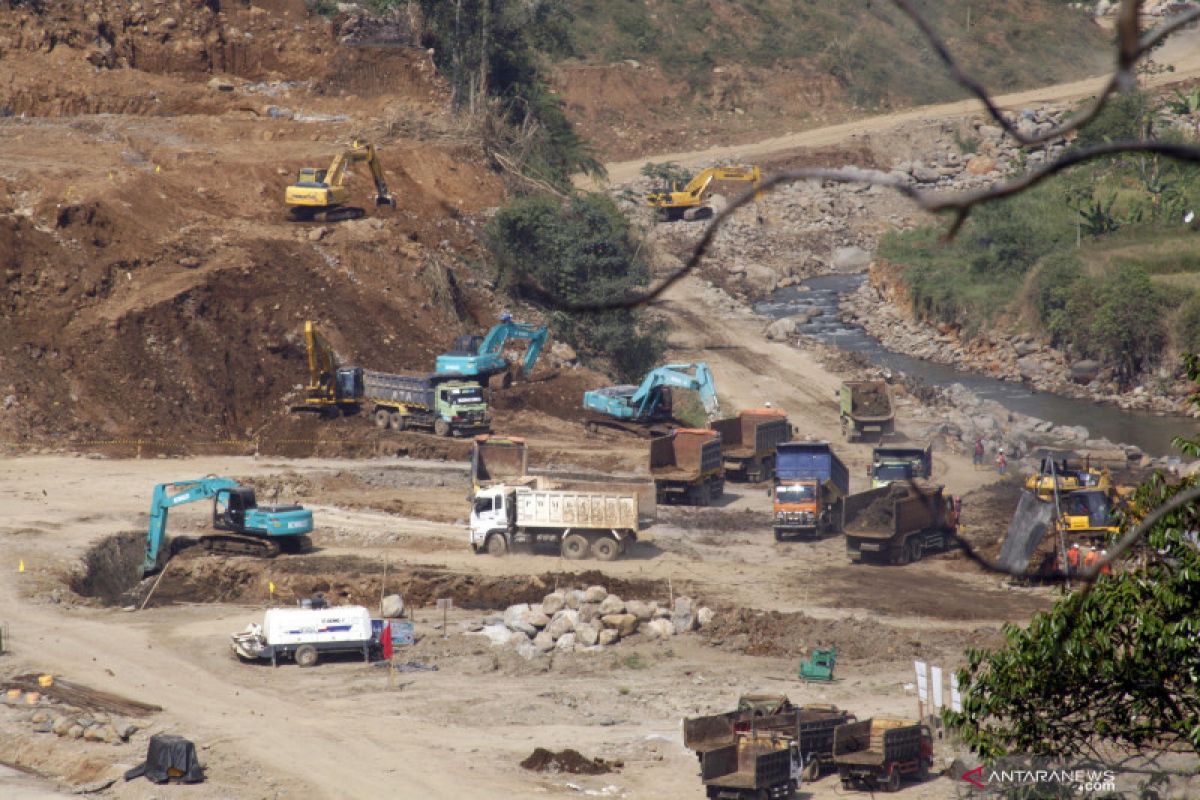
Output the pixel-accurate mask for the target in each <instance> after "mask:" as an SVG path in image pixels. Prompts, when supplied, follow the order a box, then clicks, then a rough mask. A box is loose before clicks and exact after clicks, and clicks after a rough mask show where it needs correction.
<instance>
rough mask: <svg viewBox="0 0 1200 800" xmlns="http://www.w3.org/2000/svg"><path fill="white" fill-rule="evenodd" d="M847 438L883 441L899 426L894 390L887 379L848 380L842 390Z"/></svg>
mask: <svg viewBox="0 0 1200 800" xmlns="http://www.w3.org/2000/svg"><path fill="white" fill-rule="evenodd" d="M838 399H839V402H840V403H841V418H842V434H843V435H844V436H845V437H846V441H849V442H853V441H856V440H858V439H865V438H866V439H875V440H877V441H878V440H882V439H883V437H884V436H886V435H888V434H889V433H892V432H893V431H894V430H895V428H896V412H895V411H894V410H893V408H892V392H891V390H890V389H889V388H888V385H887V382H886V381H846V382H845V383H843V384H842V388H841V390H840V391H839V392H838Z"/></svg>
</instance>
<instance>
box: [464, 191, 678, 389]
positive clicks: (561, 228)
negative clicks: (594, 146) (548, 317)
mask: <svg viewBox="0 0 1200 800" xmlns="http://www.w3.org/2000/svg"><path fill="white" fill-rule="evenodd" d="M487 235H488V240H489V244H490V246H491V249H492V252H493V254H494V255H495V257H496V262H497V266H498V269H499V276H500V282H501V284H502V285H503V286H504V287H505V288H506V289H508V290H509V291H511V292H512V293H513V294H515V295H517V296H520V297H524V298H526V299H531V300H535V301H539V302H542V303H545V304H546V305H548V306H550V307H552V308H554V307H557V310H556V311H555V313H554V315H553V320H552V321H553V325H554V328H555V331H556V333H557V335H558V336H559V337H560V338H561V339H563V340H564V341H566V342H567V343H568V344H570V345H571V346H572V347H574V348H575V349H576V350H577V351H578V352H579V353H580V354H581V355H582V356H583V357H584V358H590V359H602V360H605V361H607V362H608V363H609V364H610V365H611V366H612V368H613V371H614V372H616V374H617V375H618V376H620V377H621V378H622V379H626V380H637V379H640V378H641V377H642V375H643V374H644V373H645V372H646V371H647V370H649V369H651V368H652V367H654V366H655V365H656V364H657V362H658V361H659V360H660V359H661V358H662V355H663V352H664V351H665V349H666V329H665V326H664V325H663V324H662V323H661V322H656V321H654V320H651V319H649V318H648V317H647V315H646V313H645V312H644V311H642V310H641V309H637V308H634V309H612V310H601V311H572V310H570V309H564V308H563V306H572V305H588V304H603V303H606V302H612V301H614V300H617V299H620V298H623V297H626V296H628V295H629V294H630V293H631V291H633V290H635V289H637V288H638V287H640V286H643V285H645V284H646V283H647V282H648V281H649V278H650V271H649V268H648V267H647V265H646V263H645V259H644V258H643V256H642V255H641V254H642V252H643V249H642V246H641V242H640V239H639V237H638V236H637V235H636V233H635V232H634V231H633V229H632V228H631V226H630V224H629V220H627V219H626V218H625V216H624V215H623V214H621V212H620V210H619V209H618V208H617V206H616V204H615V203H614V202H613V201H612V200H611V199H610V198H608V197H607V196H605V195H603V194H595V193H592V194H580V195H576V196H574V197H572V198H571V199H570V200H568V201H566V202H562V201H559V200H558V199H557V198H555V197H551V196H549V195H535V196H530V197H522V198H518V199H516V200H514V201H513V202H512V203H510V204H509V205H507V206H505V207H504V208H502V209H500V211H499V212H497V214H496V216H495V217H494V218H493V219H492V221H491V223H489V225H488V229H487Z"/></svg>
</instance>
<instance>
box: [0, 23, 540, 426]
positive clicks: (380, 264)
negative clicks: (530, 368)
mask: <svg viewBox="0 0 1200 800" xmlns="http://www.w3.org/2000/svg"><path fill="white" fill-rule="evenodd" d="M358 21H359V22H361V20H358ZM355 23H356V20H355V18H353V17H347V16H346V15H341V16H340V17H338V19H337V20H336V21H330V20H327V19H324V18H322V17H319V16H314V15H311V14H310V13H309V12H308V10H307V8H306V6H305V5H304V3H303V2H302V0H254V2H253V3H249V2H219V1H218V0H176V1H175V2H157V3H145V4H136V3H132V4H131V3H117V2H98V3H87V4H83V3H76V2H70V1H69V0H63V1H61V2H44V3H35V4H27V3H11V2H9V3H0V85H2V86H3V87H5V88H4V91H3V92H0V97H3V98H4V103H5V104H6V105H5V107H4V108H3V109H2V111H3V117H0V143H2V144H0V318H2V320H3V325H2V328H3V336H2V337H0V440H8V441H26V442H35V443H46V444H50V445H53V444H55V443H57V442H59V441H65V440H72V439H73V440H76V441H80V440H84V439H89V438H92V439H105V438H113V437H127V436H142V437H158V438H171V437H178V438H180V439H192V440H194V439H197V438H207V439H221V438H244V437H247V436H250V435H253V434H256V433H260V432H261V431H263V430H264V429H275V430H279V431H287V432H289V433H292V434H296V433H302V432H304V431H308V430H312V429H313V428H312V426H314V425H315V424H316V423H315V422H313V421H311V420H308V421H305V422H296V421H294V420H289V419H288V416H287V414H286V411H285V410H284V409H285V408H286V405H287V402H288V400H289V399H294V398H295V396H296V389H297V388H298V387H299V385H301V384H303V383H304V382H305V381H306V377H307V375H306V365H305V356H304V343H303V326H304V321H305V320H306V319H313V320H316V321H317V322H318V323H319V324H320V326H321V328H322V329H323V331H324V332H325V333H326V334H327V336H328V337H329V338H330V340H331V341H332V342H333V344H334V346H335V347H336V348H337V350H338V352H339V354H340V355H341V356H342V357H343V358H344V359H345V360H346V361H347V362H353V363H360V364H363V365H366V366H369V367H371V368H375V369H382V370H394V371H413V372H427V371H430V370H431V369H432V365H433V360H434V356H435V354H436V353H438V352H441V351H443V350H444V349H445V348H446V346H447V345H448V344H449V343H450V341H451V340H452V339H453V337H454V336H455V335H458V334H460V333H463V332H464V331H466V330H474V329H476V328H482V327H485V326H486V325H488V324H491V322H492V321H494V318H495V315H496V313H497V312H498V311H499V308H498V307H496V306H495V303H496V301H495V299H494V298H493V297H492V295H491V293H490V291H488V290H487V288H486V280H485V276H483V275H476V273H475V271H474V270H475V269H477V267H475V266H473V265H475V264H478V263H479V260H480V258H481V256H482V253H481V250H480V246H479V244H478V240H477V231H478V230H479V228H480V226H481V224H482V220H481V219H480V214H481V212H483V211H484V210H485V209H486V208H489V207H494V206H496V205H498V204H499V203H500V202H502V200H503V198H504V186H503V184H502V183H501V181H500V180H499V179H498V177H497V176H496V175H495V174H494V173H493V172H492V171H490V170H489V169H488V168H487V167H486V166H485V158H484V157H483V153H482V150H481V148H480V146H479V144H478V142H476V141H475V140H473V139H471V138H470V137H468V136H465V135H463V134H461V133H460V132H459V127H458V125H457V123H456V122H455V121H454V120H452V119H451V118H449V117H448V116H446V112H445V111H444V109H445V108H446V106H447V103H446V102H445V101H446V91H445V87H444V85H443V84H442V83H441V82H440V79H439V78H438V77H437V76H436V74H435V71H434V68H433V65H432V63H431V61H430V58H429V55H428V54H427V53H426V52H425V51H423V50H420V49H418V48H415V47H413V46H411V45H410V44H408V43H406V42H405V41H404V40H403V37H402V36H401V37H393V38H392V39H390V40H388V41H387V43H386V44H382V45H381V44H380V43H379V38H378V36H372V35H370V34H371V33H372V32H366V35H363V36H362V38H363V39H364V40H369V41H370V42H371V44H363V45H356V44H355V43H354V42H355V39H356V38H357V35H358V34H362V33H363V32H362V31H354V30H353V25H354V24H355ZM348 26H349V27H351V30H350V32H347V27H348ZM354 136H364V137H366V138H367V139H369V140H370V141H372V142H374V143H375V144H376V145H377V146H378V147H379V150H380V153H381V158H382V161H383V165H384V168H385V174H386V178H387V181H388V183H389V186H390V188H391V191H392V193H393V195H394V196H395V197H396V198H397V205H396V207H395V208H394V209H388V208H381V209H378V210H376V209H375V208H374V206H373V204H372V203H371V196H372V194H373V187H372V185H371V181H370V178H369V175H368V171H367V170H366V169H365V167H362V166H361V165H360V166H358V167H355V168H353V170H352V176H351V178H350V179H349V185H350V187H351V192H352V202H354V203H355V204H357V205H362V206H364V207H365V208H367V216H366V218H364V219H361V220H355V221H351V222H342V223H334V224H324V225H323V224H320V223H296V222H292V221H290V220H289V219H288V218H287V214H286V209H285V207H284V204H283V191H284V188H285V186H286V185H287V184H288V182H289V181H290V180H291V179H294V176H295V174H296V171H297V169H298V168H300V167H301V166H319V167H324V166H326V165H328V163H329V161H330V159H331V158H332V157H333V155H334V154H335V153H336V152H338V150H339V149H340V148H342V147H344V146H345V145H346V143H347V142H348V141H349V140H350V139H351V138H352V137H354ZM559 388H561V387H559ZM559 393H561V392H559ZM556 402H557V400H556ZM536 405H537V400H536V397H535V398H532V400H531V406H533V407H536ZM364 425H365V423H364Z"/></svg>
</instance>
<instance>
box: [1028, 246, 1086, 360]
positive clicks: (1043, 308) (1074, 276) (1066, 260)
mask: <svg viewBox="0 0 1200 800" xmlns="http://www.w3.org/2000/svg"><path fill="white" fill-rule="evenodd" d="M1082 278H1083V264H1082V263H1081V262H1080V261H1079V257H1078V256H1076V255H1075V254H1074V253H1070V252H1067V253H1055V254H1054V255H1051V256H1048V257H1047V258H1046V259H1045V260H1043V261H1042V263H1041V265H1040V266H1039V267H1038V271H1037V274H1036V275H1035V276H1034V281H1033V302H1034V309H1035V311H1036V313H1037V316H1038V319H1039V320H1040V321H1041V323H1042V325H1043V326H1045V328H1046V330H1047V331H1049V333H1050V339H1051V342H1052V343H1053V344H1054V345H1056V346H1062V345H1065V344H1068V343H1069V342H1070V341H1071V339H1072V337H1073V335H1074V333H1075V328H1076V326H1075V324H1074V323H1073V321H1072V317H1071V313H1070V310H1069V305H1070V302H1071V299H1072V298H1073V297H1076V296H1077V295H1078V294H1079V291H1078V289H1077V284H1078V283H1079V282H1080V281H1081V280H1082Z"/></svg>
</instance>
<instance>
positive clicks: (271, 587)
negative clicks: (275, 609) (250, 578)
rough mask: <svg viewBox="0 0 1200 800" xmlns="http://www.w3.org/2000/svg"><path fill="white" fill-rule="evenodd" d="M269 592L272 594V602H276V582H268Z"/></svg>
mask: <svg viewBox="0 0 1200 800" xmlns="http://www.w3.org/2000/svg"><path fill="white" fill-rule="evenodd" d="M267 591H268V592H270V593H271V602H272V603H273V602H275V581H267Z"/></svg>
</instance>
